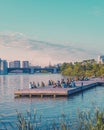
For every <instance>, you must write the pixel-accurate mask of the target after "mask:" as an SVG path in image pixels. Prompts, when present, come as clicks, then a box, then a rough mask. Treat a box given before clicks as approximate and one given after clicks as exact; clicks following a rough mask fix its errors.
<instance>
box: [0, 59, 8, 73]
mask: <svg viewBox="0 0 104 130" xmlns="http://www.w3.org/2000/svg"><path fill="white" fill-rule="evenodd" d="M7 69H8V63H7V61H6V60H1V59H0V74H7V73H8V72H7V71H8V70H7Z"/></svg>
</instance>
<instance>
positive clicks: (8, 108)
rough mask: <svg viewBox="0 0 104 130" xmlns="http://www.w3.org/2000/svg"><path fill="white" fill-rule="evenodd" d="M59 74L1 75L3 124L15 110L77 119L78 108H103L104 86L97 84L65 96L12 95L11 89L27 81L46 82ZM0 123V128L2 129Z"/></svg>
mask: <svg viewBox="0 0 104 130" xmlns="http://www.w3.org/2000/svg"><path fill="white" fill-rule="evenodd" d="M62 78H63V77H62V76H61V75H60V74H34V75H2V76H0V120H2V122H4V123H5V124H6V123H8V122H15V119H16V110H17V111H19V112H23V113H24V112H26V111H27V110H29V111H33V110H35V111H36V112H37V115H42V117H44V119H49V118H57V117H59V116H60V115H61V114H63V113H64V114H65V115H68V116H69V115H70V116H71V118H76V115H77V112H78V109H80V111H81V110H90V109H91V110H92V109H93V105H95V106H98V107H101V108H102V107H104V86H97V87H95V88H92V89H90V90H87V91H84V92H83V93H79V94H76V95H73V96H70V97H68V98H66V97H63V98H62V97H61V98H56V99H54V98H43V99H41V98H26V97H25V98H15V97H14V90H16V89H23V88H28V84H29V82H30V81H35V82H36V83H37V82H41V81H44V82H45V83H46V84H47V83H48V80H49V79H52V80H54V81H57V80H61V79H62ZM3 127H4V126H3V124H2V123H0V128H3Z"/></svg>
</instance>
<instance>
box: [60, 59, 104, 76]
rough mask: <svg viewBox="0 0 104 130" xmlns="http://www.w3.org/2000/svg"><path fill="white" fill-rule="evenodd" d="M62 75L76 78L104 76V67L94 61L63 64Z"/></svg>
mask: <svg viewBox="0 0 104 130" xmlns="http://www.w3.org/2000/svg"><path fill="white" fill-rule="evenodd" d="M61 73H62V75H67V76H75V77H82V76H83V77H86V76H87V77H91V76H104V65H103V64H97V63H96V61H95V60H94V59H92V60H85V61H83V62H75V63H73V64H72V63H63V64H62V66H61Z"/></svg>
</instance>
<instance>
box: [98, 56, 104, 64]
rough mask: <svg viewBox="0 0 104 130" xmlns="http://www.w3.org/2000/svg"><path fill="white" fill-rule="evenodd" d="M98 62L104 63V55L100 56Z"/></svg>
mask: <svg viewBox="0 0 104 130" xmlns="http://www.w3.org/2000/svg"><path fill="white" fill-rule="evenodd" d="M98 63H100V64H104V55H101V56H98Z"/></svg>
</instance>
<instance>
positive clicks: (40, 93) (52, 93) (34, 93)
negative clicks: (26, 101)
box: [14, 79, 104, 98]
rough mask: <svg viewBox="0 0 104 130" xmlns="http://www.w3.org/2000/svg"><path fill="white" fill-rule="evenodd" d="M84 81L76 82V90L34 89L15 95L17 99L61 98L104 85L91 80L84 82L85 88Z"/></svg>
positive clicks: (17, 92) (102, 82)
mask: <svg viewBox="0 0 104 130" xmlns="http://www.w3.org/2000/svg"><path fill="white" fill-rule="evenodd" d="M81 82H82V81H77V82H76V87H74V88H58V87H56V88H53V87H43V88H34V89H21V90H16V91H15V92H14V95H15V96H16V97H24V96H28V97H30V98H31V97H41V98H43V97H46V96H47V97H54V98H55V97H59V96H70V95H72V94H75V93H78V92H82V91H84V90H87V89H90V88H93V87H95V86H98V85H101V84H104V81H101V80H98V79H96V80H89V81H83V86H81Z"/></svg>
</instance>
